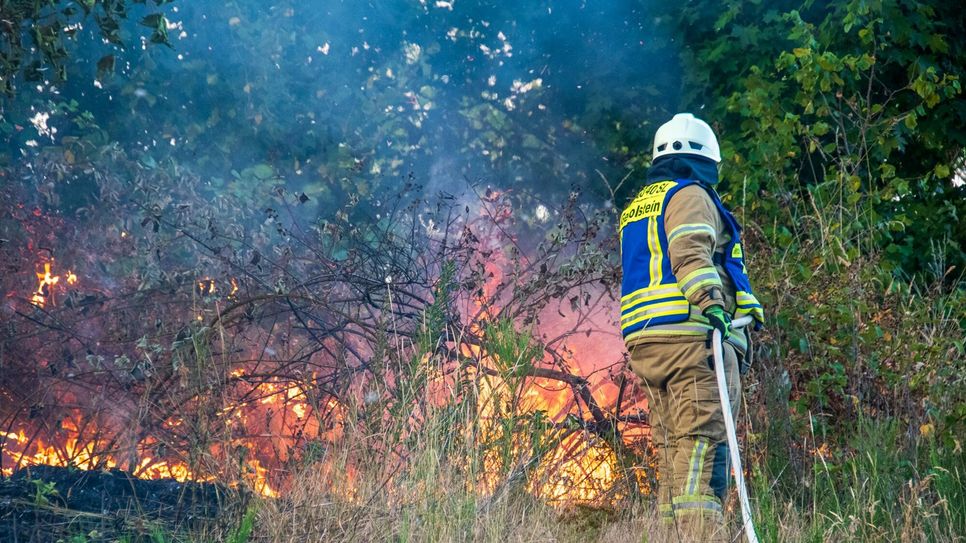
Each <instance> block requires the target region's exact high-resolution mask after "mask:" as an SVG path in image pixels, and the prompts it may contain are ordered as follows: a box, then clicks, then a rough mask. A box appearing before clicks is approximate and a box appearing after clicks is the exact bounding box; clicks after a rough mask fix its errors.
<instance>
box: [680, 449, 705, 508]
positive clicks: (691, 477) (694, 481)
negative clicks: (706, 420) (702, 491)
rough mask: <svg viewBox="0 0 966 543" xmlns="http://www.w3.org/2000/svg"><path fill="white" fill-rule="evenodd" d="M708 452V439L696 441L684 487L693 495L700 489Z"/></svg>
mask: <svg viewBox="0 0 966 543" xmlns="http://www.w3.org/2000/svg"><path fill="white" fill-rule="evenodd" d="M707 452H708V440H706V439H698V440H697V441H695V442H694V448H693V449H692V450H691V461H690V462H688V465H689V469H688V479H687V482H686V483H685V488H684V491H685V492H686V493H687V494H689V495H693V494H694V493H695V492H697V490H698V483H700V482H701V473H702V472H703V471H704V455H705V454H707Z"/></svg>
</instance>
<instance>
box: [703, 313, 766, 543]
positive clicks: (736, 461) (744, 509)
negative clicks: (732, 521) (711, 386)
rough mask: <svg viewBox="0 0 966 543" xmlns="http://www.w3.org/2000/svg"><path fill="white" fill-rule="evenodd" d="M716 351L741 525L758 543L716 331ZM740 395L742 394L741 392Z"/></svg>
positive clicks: (744, 321)
mask: <svg viewBox="0 0 966 543" xmlns="http://www.w3.org/2000/svg"><path fill="white" fill-rule="evenodd" d="M751 322H752V317H751V316H744V317H741V318H740V319H735V320H733V321H732V322H731V327H732V328H741V327H744V326H747V325H749V324H751ZM712 349H713V350H714V373H715V375H716V376H717V378H718V396H719V398H720V399H721V411H722V413H723V414H724V420H725V430H726V431H727V433H728V452H729V453H730V454H731V465H732V469H733V470H734V474H735V486H737V487H738V501H739V502H741V525H742V527H743V528H744V531H745V535H746V536H747V538H748V543H758V534H756V533H755V523H754V521H753V519H752V518H751V505H750V504H749V503H748V488H747V487H746V486H745V474H744V471H743V469H742V467H741V451H740V450H739V449H738V434H737V432H736V431H735V419H734V415H733V414H732V412H731V399H730V398H729V397H728V382H727V380H726V379H725V369H724V351H723V349H722V346H721V331H720V330H717V329H715V331H714V335H713V337H712ZM739 394H740V392H739Z"/></svg>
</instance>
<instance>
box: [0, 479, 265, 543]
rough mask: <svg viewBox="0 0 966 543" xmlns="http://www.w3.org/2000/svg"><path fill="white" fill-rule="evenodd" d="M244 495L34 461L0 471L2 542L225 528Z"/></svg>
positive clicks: (145, 537)
mask: <svg viewBox="0 0 966 543" xmlns="http://www.w3.org/2000/svg"><path fill="white" fill-rule="evenodd" d="M247 502H248V496H247V494H246V493H244V492H240V491H238V490H235V489H229V488H227V487H225V486H223V485H217V484H210V483H191V482H189V483H180V482H178V481H174V480H142V479H138V478H136V477H134V476H132V475H130V474H128V473H125V472H123V471H119V470H108V471H82V470H78V469H74V468H63V467H55V466H34V467H31V468H25V469H23V470H20V471H18V472H16V473H14V475H13V476H12V477H3V478H0V542H3V543H53V542H56V541H58V540H63V541H65V542H71V543H72V542H74V541H78V542H84V543H88V542H91V543H92V542H95V541H118V540H121V541H126V542H128V543H135V542H137V541H155V540H157V534H160V533H164V534H171V533H179V532H180V533H188V532H190V533H193V534H205V533H208V534H215V533H224V531H225V530H227V529H228V527H229V526H231V525H232V524H233V523H236V522H237V520H238V518H239V517H240V516H241V514H242V513H243V512H244V509H245V507H246V504H247ZM165 540H167V539H165Z"/></svg>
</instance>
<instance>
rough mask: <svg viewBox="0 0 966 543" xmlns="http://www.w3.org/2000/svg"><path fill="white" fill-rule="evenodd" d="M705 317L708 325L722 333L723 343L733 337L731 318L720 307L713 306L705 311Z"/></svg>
mask: <svg viewBox="0 0 966 543" xmlns="http://www.w3.org/2000/svg"><path fill="white" fill-rule="evenodd" d="M704 316H705V317H706V318H707V319H708V323H709V324H710V325H711V326H712V327H714V328H715V329H717V330H720V331H721V341H724V340H726V339H728V337H729V336H731V317H730V316H729V315H728V313H726V312H725V310H724V308H723V307H721V306H720V305H712V306H710V307H708V308H707V309H705V310H704Z"/></svg>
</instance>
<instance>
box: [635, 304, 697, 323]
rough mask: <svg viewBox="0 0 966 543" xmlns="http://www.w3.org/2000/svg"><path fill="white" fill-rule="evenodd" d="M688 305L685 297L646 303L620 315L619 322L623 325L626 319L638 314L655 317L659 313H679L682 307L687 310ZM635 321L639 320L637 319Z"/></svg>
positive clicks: (659, 314) (688, 308)
mask: <svg viewBox="0 0 966 543" xmlns="http://www.w3.org/2000/svg"><path fill="white" fill-rule="evenodd" d="M690 307H691V306H690V304H688V301H687V300H685V299H683V298H682V299H680V300H670V301H667V302H661V303H657V304H648V305H645V306H643V307H639V308H637V309H635V310H634V311H631V312H630V313H628V314H626V315H622V316H621V324H622V325H623V324H624V322H626V321H628V320H630V319H632V318H634V317H637V316H638V315H644V316H647V317H655V316H661V315H673V314H675V313H681V310H682V309H683V310H684V312H685V313H687V312H689V310H690ZM666 308H673V309H667V310H666ZM635 322H640V320H637V321H635Z"/></svg>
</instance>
